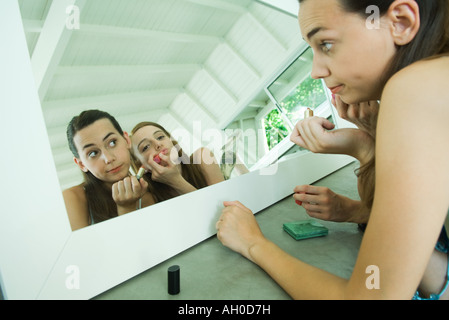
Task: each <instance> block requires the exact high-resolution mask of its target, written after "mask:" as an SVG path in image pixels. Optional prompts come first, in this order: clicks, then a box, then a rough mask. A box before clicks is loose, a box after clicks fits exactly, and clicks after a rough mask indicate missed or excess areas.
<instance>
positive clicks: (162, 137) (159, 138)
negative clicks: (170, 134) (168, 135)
mask: <svg viewBox="0 0 449 320" xmlns="http://www.w3.org/2000/svg"><path fill="white" fill-rule="evenodd" d="M164 138H165V136H159V137H157V139H158V140H162V139H164Z"/></svg>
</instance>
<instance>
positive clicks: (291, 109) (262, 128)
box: [228, 47, 335, 170]
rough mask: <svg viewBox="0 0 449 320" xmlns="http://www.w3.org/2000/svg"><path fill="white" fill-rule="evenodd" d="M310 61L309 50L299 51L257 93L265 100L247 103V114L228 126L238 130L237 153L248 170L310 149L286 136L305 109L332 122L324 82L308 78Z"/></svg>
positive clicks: (310, 51) (311, 54)
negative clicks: (253, 103)
mask: <svg viewBox="0 0 449 320" xmlns="http://www.w3.org/2000/svg"><path fill="white" fill-rule="evenodd" d="M312 60H313V52H312V49H311V48H310V47H307V48H305V49H304V50H302V52H300V54H299V55H297V56H296V57H295V59H294V60H293V62H292V63H291V64H289V65H287V66H286V67H285V68H284V69H282V71H281V72H280V73H279V75H278V76H277V77H276V78H275V80H273V81H272V82H271V83H270V84H269V85H268V86H267V87H266V88H265V90H264V91H263V92H261V93H260V94H259V95H258V99H259V100H262V101H267V102H266V103H262V106H261V105H259V106H257V105H251V106H249V107H248V108H247V109H246V110H247V111H246V112H247V113H246V114H245V113H242V114H241V115H240V116H239V117H238V118H236V119H235V121H234V122H232V123H231V124H230V125H229V127H228V129H234V130H239V131H240V135H238V139H237V141H238V142H237V149H238V153H237V156H238V159H243V160H242V161H243V163H244V164H245V167H248V168H249V170H255V169H260V168H263V167H265V166H267V165H270V164H272V163H273V162H275V161H277V160H278V159H282V158H285V157H287V156H290V155H292V154H295V155H298V154H299V153H307V152H309V151H308V150H306V149H303V148H301V147H299V146H297V145H295V144H294V143H292V142H291V141H290V139H289V137H290V133H291V131H292V129H293V127H294V125H295V124H296V123H297V122H298V121H300V120H302V119H304V117H305V113H306V112H307V111H308V110H312V111H313V114H314V115H315V116H319V117H324V118H326V119H328V120H330V121H331V122H333V123H335V121H334V118H333V117H334V116H333V108H332V105H331V102H330V97H329V95H328V90H327V88H326V86H325V84H324V83H323V81H322V80H317V79H312V78H311V71H312ZM250 108H251V109H252V110H250ZM251 111H252V113H251ZM245 115H247V116H245ZM248 132H249V134H248ZM252 132H258V134H256V135H255V134H251V133H252Z"/></svg>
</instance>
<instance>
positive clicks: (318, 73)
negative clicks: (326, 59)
mask: <svg viewBox="0 0 449 320" xmlns="http://www.w3.org/2000/svg"><path fill="white" fill-rule="evenodd" d="M310 76H311V77H312V79H324V78H326V77H328V76H330V71H329V69H328V68H327V66H326V65H325V64H324V63H323V61H321V60H320V59H318V58H316V56H315V57H313V63H312V72H311V74H310Z"/></svg>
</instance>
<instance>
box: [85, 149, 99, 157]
mask: <svg viewBox="0 0 449 320" xmlns="http://www.w3.org/2000/svg"><path fill="white" fill-rule="evenodd" d="M97 154H98V152H97V151H91V152H89V153H88V154H87V156H88V157H89V158H95V157H96V156H97Z"/></svg>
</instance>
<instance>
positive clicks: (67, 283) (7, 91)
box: [0, 0, 354, 299]
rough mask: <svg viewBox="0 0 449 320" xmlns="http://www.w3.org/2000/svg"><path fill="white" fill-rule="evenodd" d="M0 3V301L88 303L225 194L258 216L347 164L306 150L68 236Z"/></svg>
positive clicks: (139, 267) (175, 241)
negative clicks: (296, 189)
mask: <svg viewBox="0 0 449 320" xmlns="http://www.w3.org/2000/svg"><path fill="white" fill-rule="evenodd" d="M0 7H1V8H0V12H1V13H2V19H0V40H1V43H2V47H3V48H6V49H3V50H0V64H1V70H2V72H1V73H0V105H1V109H0V110H1V113H0V121H1V126H0V128H1V129H0V130H1V136H2V139H3V144H2V146H3V148H2V149H3V150H2V156H1V157H0V167H1V168H2V171H3V174H4V175H3V181H2V183H1V194H2V210H1V213H0V259H1V260H0V284H1V287H2V292H3V297H4V298H5V299H90V298H92V297H95V296H96V295H98V294H100V293H102V292H104V291H106V290H108V289H110V288H112V287H114V286H116V285H118V284H120V283H122V282H123V281H126V280H128V279H130V278H131V277H134V276H136V275H137V274H139V273H141V272H143V271H145V270H147V269H149V268H151V267H153V266H155V265H157V264H159V263H161V262H162V261H164V260H166V259H168V258H170V257H172V256H174V255H176V254H178V253H180V252H182V251H184V250H186V249H188V248H190V247H192V246H194V245H196V244H197V243H199V242H201V241H203V240H205V239H207V238H209V237H211V236H213V235H215V233H216V230H215V222H216V221H217V219H218V216H219V215H220V214H221V209H222V207H223V206H222V202H223V201H224V200H239V201H241V202H242V203H244V204H245V205H246V206H248V207H249V208H250V209H251V210H253V212H254V213H257V212H259V211H261V210H263V209H264V208H266V207H268V206H270V205H271V204H273V203H275V202H277V201H279V200H280V199H282V198H284V197H286V196H288V195H290V194H292V192H293V188H294V186H295V185H298V184H309V183H313V182H315V181H317V180H319V179H320V178H322V177H324V176H326V175H328V174H330V173H332V172H334V171H335V170H337V169H339V168H341V167H343V166H345V165H347V164H348V163H350V162H352V161H354V159H353V158H351V157H347V156H335V155H320V154H313V153H307V154H305V155H302V156H300V157H296V158H295V157H293V158H289V159H288V160H285V161H280V162H278V163H276V164H274V165H272V166H271V167H268V168H265V169H261V170H259V171H255V172H251V173H249V174H246V175H243V176H240V177H237V178H235V179H232V180H228V181H225V182H222V183H220V184H217V185H214V186H211V187H208V188H205V189H202V190H199V191H196V192H193V193H189V194H186V195H183V196H180V197H178V198H175V199H173V200H171V201H166V202H162V203H159V204H156V205H153V206H151V207H147V208H145V209H142V210H139V211H136V212H133V213H130V214H127V215H125V216H123V217H121V218H120V219H112V220H109V221H106V222H104V223H101V224H98V225H95V226H91V227H87V228H84V229H81V230H78V231H75V232H72V231H71V228H70V225H69V221H68V218H67V213H66V209H65V205H64V201H63V198H62V193H61V190H60V185H59V181H58V178H57V173H56V168H55V165H54V161H53V157H52V153H51V149H50V143H49V139H48V135H47V130H46V127H45V122H44V118H43V115H42V111H41V106H40V101H39V97H38V93H37V89H36V86H35V82H34V77H33V74H32V68H31V63H30V59H29V55H28V50H27V45H26V39H25V33H24V30H23V25H22V20H21V15H20V10H19V5H18V2H17V0H3V1H2V4H1V5H0ZM337 120H338V121H339V122H340V121H341V119H337ZM344 125H345V123H339V126H340V127H341V126H344ZM274 173H275V174H274ZM164 226H166V227H164ZM74 280H75V281H74ZM78 280H79V281H78Z"/></svg>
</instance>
